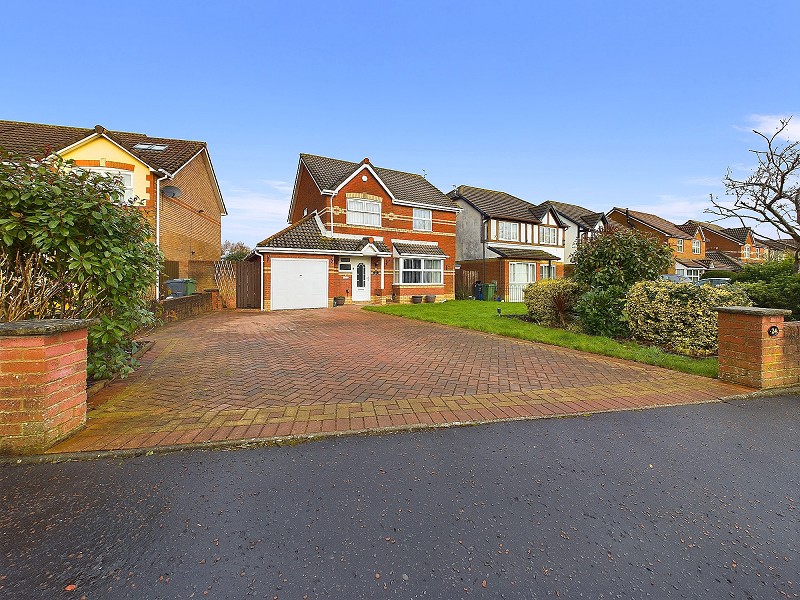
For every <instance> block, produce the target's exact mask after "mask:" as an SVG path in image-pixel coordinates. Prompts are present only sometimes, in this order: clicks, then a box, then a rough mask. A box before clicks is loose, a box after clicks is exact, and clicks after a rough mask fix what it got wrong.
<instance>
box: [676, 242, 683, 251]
mask: <svg viewBox="0 0 800 600" xmlns="http://www.w3.org/2000/svg"><path fill="white" fill-rule="evenodd" d="M675 249H676V250H677V251H678V252H683V240H678V243H677V244H676V245H675Z"/></svg>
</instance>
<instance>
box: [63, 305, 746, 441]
mask: <svg viewBox="0 0 800 600" xmlns="http://www.w3.org/2000/svg"><path fill="white" fill-rule="evenodd" d="M498 318H499V317H498ZM149 338H150V339H152V340H154V342H155V345H154V347H153V348H152V349H151V350H150V351H149V352H148V353H147V354H145V355H144V356H143V357H142V366H141V367H140V368H139V369H138V370H137V371H136V372H135V373H134V374H133V375H131V376H130V377H128V378H127V379H124V380H119V381H116V382H113V383H112V384H110V385H108V386H107V387H106V388H105V389H103V390H101V391H100V392H99V393H98V394H96V395H95V396H93V397H92V398H90V399H89V405H90V409H91V410H90V412H89V417H88V423H87V426H86V428H85V429H84V430H82V431H81V432H79V433H78V434H76V435H74V436H72V437H71V438H69V439H67V440H66V441H64V442H62V443H60V444H58V445H56V446H55V447H54V448H52V449H51V450H50V452H71V451H88V450H113V449H129V448H150V447H157V446H170V445H176V444H190V443H199V442H208V441H215V440H247V439H256V438H270V437H275V436H286V435H303V434H315V433H333V432H356V431H363V430H367V429H374V428H391V427H408V426H424V425H434V424H447V423H464V422H480V421H487V420H499V419H514V418H535V417H547V416H558V415H569V414H581V413H588V412H598V411H610V410H626V409H633V408H644V407H653V406H660V405H664V406H666V405H675V404H689V403H695V402H709V401H714V400H717V399H719V398H722V397H725V396H729V395H733V394H738V393H742V392H746V391H749V390H747V389H746V388H742V387H738V386H734V385H729V384H724V383H721V382H719V381H717V380H713V379H708V378H703V377H696V376H692V375H686V374H682V373H676V372H673V371H668V370H665V369H660V368H658V367H651V366H645V365H640V364H637V363H632V362H627V361H622V360H616V359H609V358H604V357H599V356H595V355H592V354H586V353H582V352H578V351H574V350H567V349H563V348H556V347H553V346H547V345H543V344H534V343H530V342H524V341H518V340H513V339H509V338H504V337H499V336H494V335H489V334H483V333H479V332H474V331H467V330H462V329H457V328H452V327H446V326H442V325H435V324H430V323H423V322H419V321H413V320H408V319H403V318H399V317H393V316H389V315H382V314H377V313H372V312H368V311H364V310H360V309H358V308H356V307H349V306H348V307H341V308H336V309H327V310H305V311H278V312H274V313H263V314H262V313H259V312H255V311H220V312H215V313H209V314H206V315H202V316H199V317H195V318H192V319H188V320H185V321H181V322H177V323H173V324H170V325H167V326H165V327H162V328H160V329H158V330H156V331H155V332H154V333H153V334H152V335H150V336H149ZM91 407H94V408H91Z"/></svg>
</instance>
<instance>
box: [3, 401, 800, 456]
mask: <svg viewBox="0 0 800 600" xmlns="http://www.w3.org/2000/svg"><path fill="white" fill-rule="evenodd" d="M798 390H800V387H798ZM769 391H773V390H769ZM784 393H787V392H785V391H784ZM755 394H758V392H756V393H754V394H739V395H737V396H727V397H725V398H714V399H710V400H703V401H700V402H696V401H689V402H678V403H675V404H666V405H665V404H651V405H647V406H638V407H636V408H610V409H605V410H594V411H590V412H577V413H566V414H560V415H532V416H527V417H506V418H501V419H482V420H475V421H450V422H448V423H415V424H411V425H391V426H387V427H371V428H368V429H352V430H347V431H329V432H324V431H323V432H320V433H302V434H294V435H285V436H271V437H267V438H250V439H242V440H218V441H208V442H198V443H196V444H191V443H190V444H173V445H169V446H153V447H150V448H127V449H122V450H102V451H91V450H90V451H86V452H62V453H53V454H38V455H33V456H6V457H0V466H23V465H37V464H51V463H52V464H55V463H62V462H77V461H89V460H103V459H109V458H110V459H125V458H136V457H140V456H152V455H154V454H172V453H175V452H186V451H194V450H217V451H226V450H244V449H247V448H265V447H270V446H274V447H281V446H295V445H298V444H305V443H307V442H313V441H318V440H325V439H330V438H338V437H350V436H371V435H393V434H397V433H403V432H406V431H430V430H436V429H449V428H452V427H475V426H478V425H490V424H492V423H510V422H515V421H537V420H540V419H568V418H575V417H591V416H592V415H595V414H604V413H616V412H628V411H640V410H652V409H656V408H669V407H671V406H689V405H696V404H715V403H722V402H725V401H727V400H737V399H741V398H744V397H761V395H755ZM769 395H773V394H769ZM775 395H778V394H775Z"/></svg>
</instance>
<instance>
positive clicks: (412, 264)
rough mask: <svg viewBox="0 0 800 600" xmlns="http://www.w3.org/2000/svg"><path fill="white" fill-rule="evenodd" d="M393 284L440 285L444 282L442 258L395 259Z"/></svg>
mask: <svg viewBox="0 0 800 600" xmlns="http://www.w3.org/2000/svg"><path fill="white" fill-rule="evenodd" d="M394 280H395V283H417V284H422V285H424V284H440V283H442V282H443V281H444V259H443V258H395V259H394Z"/></svg>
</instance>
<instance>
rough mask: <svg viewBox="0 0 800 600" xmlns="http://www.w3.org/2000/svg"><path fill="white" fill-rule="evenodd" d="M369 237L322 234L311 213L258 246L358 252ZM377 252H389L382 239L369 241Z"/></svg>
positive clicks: (322, 252) (314, 215)
mask: <svg viewBox="0 0 800 600" xmlns="http://www.w3.org/2000/svg"><path fill="white" fill-rule="evenodd" d="M369 243H370V242H369V238H361V239H358V238H340V237H332V236H329V235H323V232H322V230H321V229H320V228H319V225H318V224H317V216H316V214H314V213H312V214H310V215H308V216H306V217H304V218H303V219H301V220H300V221H298V222H297V223H295V224H294V225H290V226H289V227H287V228H286V229H284V230H282V231H279V232H278V233H276V234H274V235H272V236H270V237H268V238H267V239H265V240H262V241H261V242H259V243H258V246H259V247H264V248H296V249H298V250H319V251H320V254H324V252H325V251H330V252H353V253H358V252H361V250H363V248H364V247H365V246H366V245H367V244H369ZM371 243H372V245H373V246H375V248H377V250H378V252H380V253H383V254H389V252H390V251H389V247H388V246H387V245H386V244H385V243H384V242H382V241H379V240H375V241H373V242H371Z"/></svg>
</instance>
